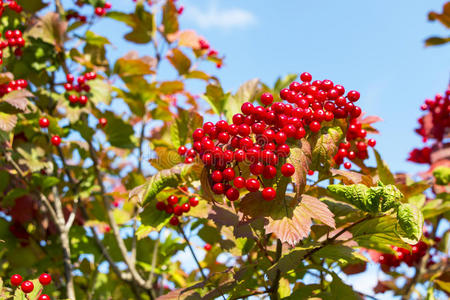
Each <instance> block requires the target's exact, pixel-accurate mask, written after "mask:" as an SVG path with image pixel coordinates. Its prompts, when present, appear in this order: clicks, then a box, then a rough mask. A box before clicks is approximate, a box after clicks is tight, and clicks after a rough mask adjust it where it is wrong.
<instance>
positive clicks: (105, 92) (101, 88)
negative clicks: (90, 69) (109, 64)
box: [89, 78, 112, 106]
mask: <svg viewBox="0 0 450 300" xmlns="http://www.w3.org/2000/svg"><path fill="white" fill-rule="evenodd" d="M89 86H90V87H91V94H92V95H91V96H90V97H89V100H90V101H91V102H92V103H93V104H95V106H97V105H98V104H99V103H105V104H110V103H111V99H112V97H111V93H112V88H111V85H110V84H109V83H108V82H106V81H104V80H102V79H99V78H98V79H94V80H91V81H90V82H89Z"/></svg>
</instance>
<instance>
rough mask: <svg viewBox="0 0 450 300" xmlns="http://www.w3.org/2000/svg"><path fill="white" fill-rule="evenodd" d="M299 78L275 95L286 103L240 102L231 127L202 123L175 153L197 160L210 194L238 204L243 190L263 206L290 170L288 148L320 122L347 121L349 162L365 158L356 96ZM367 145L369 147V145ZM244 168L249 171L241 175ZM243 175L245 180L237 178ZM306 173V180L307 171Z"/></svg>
mask: <svg viewBox="0 0 450 300" xmlns="http://www.w3.org/2000/svg"><path fill="white" fill-rule="evenodd" d="M204 47H206V46H204ZM300 78H301V80H302V81H303V82H302V83H299V82H293V83H291V84H290V86H289V89H283V90H281V92H280V97H281V99H282V100H286V101H287V102H288V103H285V102H273V101H274V97H273V95H272V94H270V93H264V94H262V95H261V99H260V101H261V103H262V104H263V105H264V106H254V105H253V104H252V103H250V102H245V103H244V104H243V105H242V107H241V111H242V114H240V113H238V114H235V115H234V116H233V118H232V120H233V122H232V124H228V123H227V122H226V121H223V120H221V121H218V122H217V123H216V124H213V123H211V122H207V123H205V124H204V125H203V128H198V129H196V130H195V131H194V133H193V136H192V137H193V144H192V149H187V148H186V147H185V146H181V147H180V148H179V149H178V153H179V154H180V155H182V156H185V163H192V162H193V161H194V159H195V157H196V156H197V155H198V156H199V157H200V159H201V160H202V161H203V163H204V164H205V166H206V167H207V170H208V172H209V173H208V174H209V182H210V184H211V187H212V191H213V192H214V193H215V194H218V195H221V194H224V195H225V196H226V197H227V198H228V199H229V200H230V201H235V200H237V199H239V196H240V192H239V190H240V189H243V188H245V189H246V190H248V191H249V192H251V193H254V192H258V191H261V192H262V197H263V198H264V199H265V200H266V201H271V200H273V199H275V197H276V190H275V189H274V187H273V183H274V178H275V177H277V175H278V176H279V175H282V176H284V177H291V176H292V175H294V173H295V171H296V170H295V168H294V166H293V165H292V164H290V163H288V162H286V159H287V158H288V157H289V155H290V147H289V145H288V143H291V142H294V141H295V140H300V139H302V138H304V137H305V136H306V135H307V134H308V133H317V132H319V131H320V129H321V127H322V123H323V122H329V121H332V120H333V119H335V118H339V119H343V118H350V122H349V123H350V125H349V127H350V128H353V127H355V128H356V129H358V132H357V133H356V131H355V130H353V129H352V130H349V133H348V134H347V140H349V141H354V142H355V143H356V146H355V147H356V153H358V154H355V157H361V158H362V157H366V156H367V145H366V143H364V142H362V141H361V139H362V138H363V137H362V135H361V132H362V133H363V135H364V138H365V135H366V134H367V133H366V132H365V131H362V130H361V126H360V124H359V123H358V121H356V118H358V117H359V116H360V114H361V109H360V108H359V107H357V106H355V105H354V102H356V101H357V100H358V99H359V93H358V92H356V91H350V92H348V93H347V96H346V97H344V96H343V95H344V94H345V89H344V87H343V86H341V85H334V84H333V82H332V81H330V80H324V81H319V80H316V81H314V82H312V83H311V80H312V77H311V75H310V74H309V73H303V74H301V76H300ZM358 124H359V125H358ZM358 139H359V141H358ZM368 143H369V144H370V145H372V146H374V145H375V141H373V140H371V141H370V142H368ZM342 145H343V148H341V149H340V152H339V153H338V155H339V156H338V157H336V158H335V159H336V160H337V162H338V163H339V160H341V159H342V160H343V158H344V157H349V153H350V152H352V151H350V147H351V144H350V143H349V142H347V143H343V144H342ZM363 145H364V147H363ZM342 150H345V153H344V151H342ZM347 151H348V152H347ZM360 153H363V154H364V156H363V155H362V154H360ZM350 157H352V156H350ZM247 167H248V168H249V172H244V171H245V168H247ZM311 171H312V170H311ZM248 173H250V175H247V176H245V175H243V174H248ZM308 174H311V175H312V174H313V171H312V173H310V172H308ZM261 185H262V186H263V187H262V189H261Z"/></svg>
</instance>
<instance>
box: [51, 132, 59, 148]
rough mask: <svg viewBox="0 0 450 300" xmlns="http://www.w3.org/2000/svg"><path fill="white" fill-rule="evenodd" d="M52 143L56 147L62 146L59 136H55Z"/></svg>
mask: <svg viewBox="0 0 450 300" xmlns="http://www.w3.org/2000/svg"><path fill="white" fill-rule="evenodd" d="M51 142H52V144H53V145H54V146H59V145H60V144H61V138H60V137H59V136H58V135H54V136H52V138H51Z"/></svg>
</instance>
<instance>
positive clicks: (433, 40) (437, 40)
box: [425, 36, 450, 47]
mask: <svg viewBox="0 0 450 300" xmlns="http://www.w3.org/2000/svg"><path fill="white" fill-rule="evenodd" d="M447 43H450V37H439V36H432V37H429V38H427V39H426V40H425V46H427V47H429V46H440V45H444V44H447Z"/></svg>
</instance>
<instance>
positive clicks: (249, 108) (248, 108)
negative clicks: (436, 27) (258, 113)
mask: <svg viewBox="0 0 450 300" xmlns="http://www.w3.org/2000/svg"><path fill="white" fill-rule="evenodd" d="M254 109H255V107H254V106H253V104H251V103H250V102H245V103H244V104H242V106H241V111H242V113H243V114H244V115H251V114H252V113H253V110H254Z"/></svg>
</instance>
